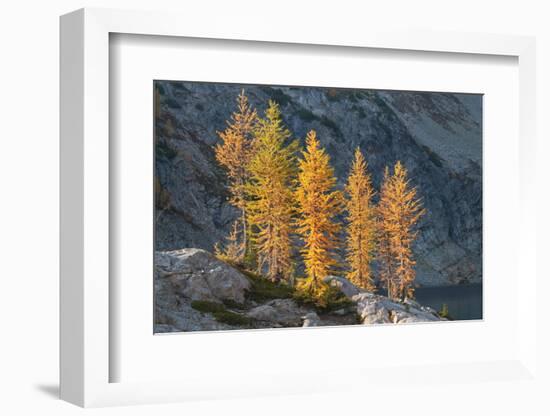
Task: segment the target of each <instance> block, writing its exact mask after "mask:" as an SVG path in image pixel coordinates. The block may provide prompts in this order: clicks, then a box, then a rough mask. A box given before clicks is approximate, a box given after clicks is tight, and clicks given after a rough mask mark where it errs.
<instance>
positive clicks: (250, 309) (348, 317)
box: [155, 249, 440, 333]
mask: <svg viewBox="0 0 550 416" xmlns="http://www.w3.org/2000/svg"><path fill="white" fill-rule="evenodd" d="M326 281H327V283H329V284H330V285H332V286H333V287H335V288H338V289H339V290H340V291H341V293H342V294H344V295H345V296H346V297H347V298H348V299H349V301H348V302H345V303H344V304H343V305H342V306H341V307H339V308H336V309H334V310H328V311H318V310H316V309H315V308H314V307H313V306H311V305H302V304H299V303H298V302H297V301H296V300H294V299H291V298H284V299H279V298H275V299H264V300H262V302H256V301H254V300H252V299H251V296H249V295H250V293H249V291H252V290H253V287H252V284H251V281H250V280H249V278H248V277H246V276H245V275H243V274H242V273H241V272H239V271H238V270H236V269H235V268H233V267H232V266H230V265H229V264H227V263H225V262H223V261H221V260H218V259H217V258H216V257H214V256H213V255H211V254H210V253H208V252H206V251H204V250H200V249H183V250H176V251H169V252H157V253H156V254H155V332H156V333H162V332H181V331H212V330H228V329H243V328H247V329H250V328H288V327H316V326H335V325H354V324H358V323H363V324H379V323H398V324H400V323H409V322H426V321H437V320H440V318H439V317H438V316H437V313H436V312H435V311H433V310H432V309H430V308H426V307H423V306H421V305H418V304H417V303H415V302H412V301H409V302H408V303H398V302H393V301H390V300H389V299H387V298H385V297H383V296H378V295H374V294H371V293H368V292H364V291H361V290H360V289H359V288H357V287H356V286H354V285H353V284H352V283H351V282H349V281H348V280H347V279H345V278H343V277H338V276H330V277H328V278H327V279H326ZM357 318H359V320H358V319H357Z"/></svg>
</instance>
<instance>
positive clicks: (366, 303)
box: [353, 292, 444, 324]
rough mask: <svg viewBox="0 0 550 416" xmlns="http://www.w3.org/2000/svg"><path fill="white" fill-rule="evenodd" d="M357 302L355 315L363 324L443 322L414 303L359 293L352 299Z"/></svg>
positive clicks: (434, 312)
mask: <svg viewBox="0 0 550 416" xmlns="http://www.w3.org/2000/svg"><path fill="white" fill-rule="evenodd" d="M353 301H354V302H357V314H358V315H359V316H360V317H361V320H362V322H363V324H390V323H391V324H403V323H413V322H434V321H441V320H444V319H443V318H440V317H439V316H438V315H437V313H436V311H434V310H433V309H431V308H428V307H424V306H420V305H418V304H417V303H416V302H409V303H405V304H402V303H397V302H393V301H391V300H389V299H388V298H386V297H383V296H378V295H374V294H372V293H367V292H364V293H360V294H358V295H356V296H354V297H353Z"/></svg>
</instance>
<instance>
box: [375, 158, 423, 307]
mask: <svg viewBox="0 0 550 416" xmlns="http://www.w3.org/2000/svg"><path fill="white" fill-rule="evenodd" d="M378 211H379V215H380V220H379V226H380V250H379V252H380V260H381V263H382V264H381V266H382V269H381V277H382V279H383V280H384V281H385V283H386V285H387V287H388V296H389V297H390V298H394V299H395V298H397V299H400V300H405V299H406V298H413V297H414V287H413V283H414V279H415V272H414V265H415V261H414V258H413V253H412V244H413V242H414V240H415V238H416V236H417V233H418V231H416V230H415V226H416V224H417V223H418V221H419V219H420V217H422V215H424V214H425V212H426V211H425V210H424V209H423V208H422V204H421V202H420V200H419V199H418V198H417V191H416V188H414V187H411V185H410V182H409V180H408V179H407V170H406V169H405V167H404V166H403V165H402V164H401V162H400V161H398V162H397V163H396V164H395V167H394V170H393V175H390V174H389V171H388V169H387V168H386V172H385V175H384V182H383V184H382V188H381V191H380V202H379V206H378Z"/></svg>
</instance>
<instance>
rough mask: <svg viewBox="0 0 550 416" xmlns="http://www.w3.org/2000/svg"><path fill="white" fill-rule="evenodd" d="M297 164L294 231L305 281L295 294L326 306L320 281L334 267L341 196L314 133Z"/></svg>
mask: <svg viewBox="0 0 550 416" xmlns="http://www.w3.org/2000/svg"><path fill="white" fill-rule="evenodd" d="M302 156H303V157H302V159H301V160H300V162H299V166H298V168H299V172H298V188H297V190H296V200H297V202H298V207H299V208H298V209H299V218H298V220H297V221H298V232H299V234H300V236H301V238H302V240H303V242H304V248H303V249H302V254H303V259H304V265H305V271H306V278H305V279H302V280H301V281H300V282H299V284H298V287H297V289H298V291H299V292H301V293H302V294H303V295H305V296H307V297H309V298H313V299H315V300H316V302H317V303H318V304H319V305H321V306H324V305H326V302H327V299H326V296H327V294H328V285H327V284H326V283H325V282H324V281H323V279H324V278H325V277H326V276H327V275H329V274H330V273H331V272H332V271H333V270H334V268H335V266H336V265H337V263H338V262H337V258H336V255H335V249H336V248H337V246H338V238H337V234H338V232H339V231H340V224H339V223H338V222H337V221H336V216H338V215H339V214H340V213H341V212H342V208H343V197H342V193H341V192H340V191H338V190H336V189H335V185H336V177H335V176H334V169H333V168H332V167H331V165H330V157H329V155H328V154H327V153H326V152H325V150H324V149H323V148H321V146H320V143H319V140H318V139H317V136H316V133H315V131H314V130H311V131H310V132H309V133H308V134H307V137H306V149H305V151H303V152H302Z"/></svg>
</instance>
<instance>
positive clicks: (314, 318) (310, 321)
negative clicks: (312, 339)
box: [302, 312, 322, 328]
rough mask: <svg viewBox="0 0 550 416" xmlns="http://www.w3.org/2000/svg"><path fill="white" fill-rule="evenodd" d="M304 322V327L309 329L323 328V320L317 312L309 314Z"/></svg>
mask: <svg viewBox="0 0 550 416" xmlns="http://www.w3.org/2000/svg"><path fill="white" fill-rule="evenodd" d="M303 319H304V322H303V324H302V326H303V327H304V328H305V327H308V326H321V325H322V322H321V318H319V315H317V314H316V313H315V312H309V313H308V314H307V315H306V316H304V317H303Z"/></svg>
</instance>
